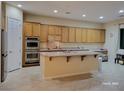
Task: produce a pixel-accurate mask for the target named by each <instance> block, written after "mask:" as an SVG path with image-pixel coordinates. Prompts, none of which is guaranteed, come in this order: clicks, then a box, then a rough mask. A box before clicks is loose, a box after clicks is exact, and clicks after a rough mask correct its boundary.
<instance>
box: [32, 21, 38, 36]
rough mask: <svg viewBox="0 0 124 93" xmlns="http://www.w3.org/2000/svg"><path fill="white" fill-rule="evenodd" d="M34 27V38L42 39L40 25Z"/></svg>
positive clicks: (34, 24)
mask: <svg viewBox="0 0 124 93" xmlns="http://www.w3.org/2000/svg"><path fill="white" fill-rule="evenodd" d="M32 26H33V27H32V28H33V31H32V33H33V36H39V37H40V24H38V23H33V24H32Z"/></svg>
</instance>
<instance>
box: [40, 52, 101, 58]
mask: <svg viewBox="0 0 124 93" xmlns="http://www.w3.org/2000/svg"><path fill="white" fill-rule="evenodd" d="M40 54H41V55H42V56H48V57H55V56H83V55H99V54H100V53H98V52H94V51H59V52H41V53H40Z"/></svg>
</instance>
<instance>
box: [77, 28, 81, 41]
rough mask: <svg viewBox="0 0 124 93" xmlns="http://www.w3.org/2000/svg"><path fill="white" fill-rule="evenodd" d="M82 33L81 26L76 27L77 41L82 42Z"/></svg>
mask: <svg viewBox="0 0 124 93" xmlns="http://www.w3.org/2000/svg"><path fill="white" fill-rule="evenodd" d="M81 35H82V30H81V28H76V42H82V39H81Z"/></svg>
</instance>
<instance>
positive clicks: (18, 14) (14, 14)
mask: <svg viewBox="0 0 124 93" xmlns="http://www.w3.org/2000/svg"><path fill="white" fill-rule="evenodd" d="M3 12H4V16H5V17H4V19H5V20H3V21H4V22H3V23H4V27H5V31H7V19H8V18H13V19H16V20H19V21H20V22H21V24H20V25H21V27H20V28H21V30H20V31H21V32H20V35H21V36H20V38H21V45H22V31H23V30H22V27H23V11H22V10H20V9H19V8H16V7H14V6H11V5H9V4H6V3H4V11H3ZM17 42H18V41H17ZM21 54H22V46H21ZM20 61H21V64H22V55H21V56H20ZM21 67H22V65H20V68H21Z"/></svg>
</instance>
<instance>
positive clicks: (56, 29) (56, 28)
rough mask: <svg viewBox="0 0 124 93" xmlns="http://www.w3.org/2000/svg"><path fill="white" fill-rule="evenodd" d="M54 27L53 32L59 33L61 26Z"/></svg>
mask: <svg viewBox="0 0 124 93" xmlns="http://www.w3.org/2000/svg"><path fill="white" fill-rule="evenodd" d="M54 27H55V28H54V29H55V34H56V35H61V26H54Z"/></svg>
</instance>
